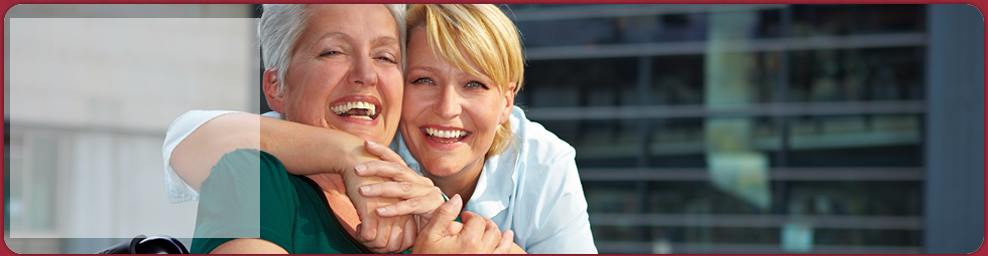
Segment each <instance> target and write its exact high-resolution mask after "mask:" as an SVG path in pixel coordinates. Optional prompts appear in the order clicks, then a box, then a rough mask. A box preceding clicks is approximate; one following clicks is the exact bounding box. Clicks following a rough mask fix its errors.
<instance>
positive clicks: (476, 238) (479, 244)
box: [412, 195, 514, 254]
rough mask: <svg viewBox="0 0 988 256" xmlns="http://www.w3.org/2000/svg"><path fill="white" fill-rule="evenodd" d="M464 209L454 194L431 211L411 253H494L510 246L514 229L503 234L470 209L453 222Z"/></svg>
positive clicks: (502, 252)
mask: <svg viewBox="0 0 988 256" xmlns="http://www.w3.org/2000/svg"><path fill="white" fill-rule="evenodd" d="M462 208H463V201H462V199H461V198H460V195H454V196H453V197H452V198H450V199H449V201H447V202H445V203H443V204H442V205H440V206H439V207H438V208H436V210H435V211H434V212H433V215H432V218H431V219H429V220H428V223H427V224H425V225H424V228H422V230H421V231H420V233H419V236H418V237H417V238H416V239H415V246H414V247H412V253H416V254H418V253H424V254H449V253H494V254H506V253H508V252H509V250H510V249H511V247H512V245H513V243H512V242H511V240H512V238H513V236H514V232H512V231H511V230H506V231H504V233H503V234H502V233H501V232H500V230H499V229H498V228H497V224H494V221H492V220H490V219H488V218H485V217H483V216H480V215H477V214H476V213H472V212H463V216H462V217H461V219H462V220H463V223H462V224H461V223H459V222H456V221H454V220H455V219H456V215H457V213H459V212H460V210H461V209H462Z"/></svg>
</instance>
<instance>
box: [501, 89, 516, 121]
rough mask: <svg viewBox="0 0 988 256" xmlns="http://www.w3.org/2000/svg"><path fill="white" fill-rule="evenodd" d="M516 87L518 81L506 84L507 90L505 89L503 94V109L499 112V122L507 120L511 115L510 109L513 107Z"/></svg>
mask: <svg viewBox="0 0 988 256" xmlns="http://www.w3.org/2000/svg"><path fill="white" fill-rule="evenodd" d="M517 87H518V83H516V82H511V84H509V86H508V90H507V91H505V95H504V109H503V110H502V112H501V120H499V122H498V123H499V124H503V123H504V122H507V121H508V117H509V116H511V111H512V110H513V109H514V108H515V88H517Z"/></svg>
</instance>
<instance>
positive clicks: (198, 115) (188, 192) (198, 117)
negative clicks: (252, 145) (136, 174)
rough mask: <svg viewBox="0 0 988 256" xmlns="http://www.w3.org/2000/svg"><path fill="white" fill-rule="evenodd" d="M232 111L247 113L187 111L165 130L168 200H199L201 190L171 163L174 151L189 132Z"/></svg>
mask: <svg viewBox="0 0 988 256" xmlns="http://www.w3.org/2000/svg"><path fill="white" fill-rule="evenodd" d="M230 113H245V112H240V111H229V110H191V111H189V112H185V114H182V115H181V116H179V117H178V118H176V119H175V121H172V124H171V125H170V126H168V131H167V132H165V143H164V144H163V145H162V146H161V153H162V158H164V160H165V161H164V164H165V192H167V193H168V201H169V202H172V203H181V202H186V201H195V200H199V192H196V191H195V190H194V189H192V187H190V186H189V185H188V184H186V183H185V181H183V180H182V178H181V177H179V176H178V174H177V173H175V169H173V168H172V165H171V156H172V151H175V147H176V146H178V144H179V143H181V142H182V141H183V140H185V138H186V137H189V134H192V132H193V131H195V130H196V129H199V126H202V125H203V124H205V123H206V122H208V121H209V120H212V119H213V118H216V117H218V116H221V115H225V114H230Z"/></svg>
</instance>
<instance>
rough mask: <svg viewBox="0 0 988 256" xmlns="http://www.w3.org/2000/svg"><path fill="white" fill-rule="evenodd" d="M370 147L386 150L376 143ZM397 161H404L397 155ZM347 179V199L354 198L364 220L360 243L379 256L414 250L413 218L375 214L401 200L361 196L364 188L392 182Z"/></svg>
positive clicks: (350, 174)
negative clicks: (361, 189) (412, 248)
mask: <svg viewBox="0 0 988 256" xmlns="http://www.w3.org/2000/svg"><path fill="white" fill-rule="evenodd" d="M369 144H370V145H374V146H379V147H383V146H380V145H377V144H374V143H369ZM365 145H366V144H365ZM365 147H366V146H365ZM383 148H384V150H386V151H388V152H390V151H391V150H390V149H388V148H387V147H383ZM361 151H363V150H361ZM392 154H394V152H392ZM394 157H396V158H397V160H398V161H401V158H400V157H397V154H394ZM391 160H395V159H391ZM402 163H403V162H402ZM351 170H353V169H351ZM343 178H344V183H345V184H346V191H347V196H349V197H350V201H351V202H352V203H353V206H354V208H356V210H357V215H358V216H359V217H360V222H361V224H360V225H358V226H357V237H356V239H357V241H359V242H360V243H361V244H363V245H365V246H367V247H368V248H369V249H371V251H373V252H375V253H388V252H402V251H405V250H407V249H408V248H409V247H411V246H412V244H413V243H414V242H415V234H416V231H417V227H416V222H415V218H414V216H413V215H391V216H387V217H380V216H378V214H376V213H375V212H376V211H377V209H378V208H381V207H384V206H389V205H393V204H395V203H398V202H400V201H401V200H400V199H398V198H388V197H374V198H368V197H365V196H362V195H361V194H360V192H358V190H359V187H360V186H363V185H368V184H375V183H380V182H385V181H389V180H390V179H387V178H381V177H360V176H357V175H355V174H354V172H352V171H348V172H344V175H343Z"/></svg>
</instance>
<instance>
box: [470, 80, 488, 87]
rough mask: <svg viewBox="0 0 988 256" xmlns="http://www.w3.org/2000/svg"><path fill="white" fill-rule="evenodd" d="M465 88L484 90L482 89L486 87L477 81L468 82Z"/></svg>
mask: <svg viewBox="0 0 988 256" xmlns="http://www.w3.org/2000/svg"><path fill="white" fill-rule="evenodd" d="M467 87H474V88H484V89H487V85H484V84H482V83H480V82H477V81H473V82H469V83H467Z"/></svg>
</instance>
